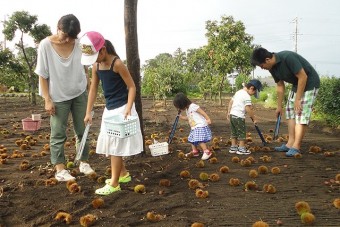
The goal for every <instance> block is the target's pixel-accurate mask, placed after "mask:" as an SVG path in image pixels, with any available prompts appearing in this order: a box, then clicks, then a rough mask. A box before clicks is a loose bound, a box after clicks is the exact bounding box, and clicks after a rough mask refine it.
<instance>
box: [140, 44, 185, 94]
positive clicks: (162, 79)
mask: <svg viewBox="0 0 340 227" xmlns="http://www.w3.org/2000/svg"><path fill="white" fill-rule="evenodd" d="M184 61H185V54H184V53H183V52H182V51H181V50H180V49H179V50H177V51H176V52H175V57H173V56H172V55H171V54H167V53H163V54H159V55H157V56H156V58H155V59H151V60H148V61H147V62H146V64H145V65H144V67H143V72H144V77H143V81H142V92H143V94H149V95H152V96H153V98H154V99H163V100H166V98H167V97H169V96H170V95H172V94H173V93H175V92H178V91H181V90H183V85H184V83H183V81H184V79H183V78H184V76H183V74H184V71H185V69H183V62H184Z"/></svg>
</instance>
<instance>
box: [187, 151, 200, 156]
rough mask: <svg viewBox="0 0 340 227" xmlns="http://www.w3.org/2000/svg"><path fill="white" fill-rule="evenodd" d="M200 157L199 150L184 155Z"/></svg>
mask: <svg viewBox="0 0 340 227" xmlns="http://www.w3.org/2000/svg"><path fill="white" fill-rule="evenodd" d="M199 155H200V152H199V150H192V151H190V152H189V153H186V154H185V157H198V156H199Z"/></svg>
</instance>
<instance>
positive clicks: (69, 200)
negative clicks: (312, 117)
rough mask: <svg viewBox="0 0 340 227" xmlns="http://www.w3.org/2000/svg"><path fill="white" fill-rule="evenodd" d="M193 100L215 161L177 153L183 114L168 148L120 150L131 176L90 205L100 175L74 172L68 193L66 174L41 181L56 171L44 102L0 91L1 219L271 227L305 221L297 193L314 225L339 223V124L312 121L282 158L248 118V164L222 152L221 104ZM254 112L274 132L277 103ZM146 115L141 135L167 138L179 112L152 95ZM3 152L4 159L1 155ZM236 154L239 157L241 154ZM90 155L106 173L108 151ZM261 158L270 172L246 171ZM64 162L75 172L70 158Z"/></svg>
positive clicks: (5, 222)
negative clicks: (31, 124) (203, 194)
mask: <svg viewBox="0 0 340 227" xmlns="http://www.w3.org/2000/svg"><path fill="white" fill-rule="evenodd" d="M194 101H195V102H196V103H198V104H199V105H201V107H202V108H203V109H204V110H206V112H207V113H208V115H209V116H210V117H211V119H212V121H213V123H212V125H211V129H212V132H213V136H214V137H216V138H217V139H216V140H218V144H214V143H210V146H211V147H212V148H214V149H215V150H214V154H215V157H216V158H217V163H211V162H209V161H205V162H204V163H205V166H204V167H203V168H198V167H197V166H196V163H197V162H198V161H199V158H191V159H183V158H179V157H178V154H179V152H180V151H183V152H188V151H189V150H190V145H189V144H188V143H183V142H182V138H185V137H186V136H187V135H188V133H189V127H188V125H187V123H186V122H180V123H179V124H178V127H177V131H176V134H175V136H176V138H177V139H176V140H174V141H173V143H172V144H171V145H170V153H169V154H168V155H163V156H158V157H152V156H151V155H150V150H149V149H148V148H147V149H146V153H145V154H143V155H140V156H136V157H133V158H128V159H126V164H127V168H128V169H129V171H130V174H131V175H132V176H133V180H132V182H130V183H127V184H122V185H121V187H122V191H121V192H118V193H115V194H112V195H110V196H106V197H102V198H103V199H104V206H103V207H101V208H99V209H95V208H93V206H92V204H91V203H92V201H93V200H94V199H95V198H98V196H96V195H95V194H94V191H95V189H96V188H98V187H101V186H103V183H99V180H98V178H95V179H90V178H89V177H86V176H83V175H80V174H78V175H77V183H78V185H79V186H81V190H80V192H77V193H70V192H69V190H68V189H67V188H66V183H57V184H55V185H50V184H49V181H47V180H48V179H50V178H52V177H53V176H54V172H53V168H52V167H51V165H49V160H50V157H49V152H48V151H47V152H43V153H42V151H43V150H44V145H45V144H48V139H46V138H45V137H46V135H48V134H49V121H48V117H47V115H46V114H45V113H44V109H43V106H42V105H38V106H36V107H31V106H30V105H29V104H28V103H27V98H25V97H22V98H16V97H11V98H6V99H5V98H3V97H1V98H0V106H1V109H0V130H1V134H0V141H1V142H0V144H2V146H3V147H4V148H5V149H3V148H2V149H0V151H1V153H3V154H1V155H2V157H3V158H2V160H5V162H6V163H4V164H0V207H1V208H0V226H8V227H12V226H80V224H79V220H80V218H81V217H82V216H84V215H86V214H93V215H95V216H96V217H97V220H96V221H95V223H94V225H93V226H191V224H192V223H194V222H201V223H204V226H252V224H253V223H255V222H256V221H259V220H263V221H265V222H267V223H268V224H269V225H270V226H276V225H277V223H276V222H277V220H281V221H282V222H283V225H284V226H303V224H302V223H301V220H300V216H299V215H298V214H297V212H296V210H295V204H296V203H297V202H298V201H306V202H308V204H309V205H310V207H311V209H312V213H313V214H314V215H315V218H316V221H315V223H314V226H320V227H321V226H322V227H325V226H340V209H336V208H335V207H334V205H333V201H334V199H336V198H340V183H339V181H335V178H336V175H337V174H339V173H340V169H339V167H340V164H339V163H340V158H339V157H340V139H339V135H340V134H339V132H338V131H334V130H333V131H331V133H330V132H329V131H330V130H329V129H328V130H323V128H322V127H320V126H318V123H317V122H313V123H312V124H311V127H310V129H309V131H308V132H307V134H306V136H305V140H304V143H303V146H302V151H304V153H303V154H302V157H301V158H287V157H285V155H284V153H279V152H274V151H272V148H273V147H274V146H276V145H279V144H280V143H279V142H277V141H275V142H271V143H269V145H268V146H267V147H268V148H263V147H262V144H261V141H260V139H259V136H258V135H257V133H256V131H255V128H254V126H253V124H252V123H251V121H249V119H247V129H248V131H249V133H251V138H252V140H253V142H250V143H249V146H250V147H252V149H254V148H255V149H256V151H255V152H253V153H252V154H251V156H252V157H253V158H254V160H255V162H254V163H252V164H251V165H250V166H248V167H245V166H242V165H241V163H234V162H232V161H231V159H232V157H234V156H237V155H231V154H229V153H228V148H229V145H228V137H229V135H230V130H229V125H228V123H227V121H226V117H225V115H226V106H225V105H224V106H223V107H220V106H218V105H217V104H216V103H214V102H211V101H210V102H208V101H200V100H194ZM225 103H226V102H225ZM102 110H103V106H102V105H98V106H96V108H95V120H94V124H93V125H92V127H91V130H90V134H89V139H90V141H91V144H92V150H94V149H95V141H96V138H97V135H98V129H99V123H100V119H101V113H102ZM31 113H41V114H42V118H43V120H42V124H41V128H40V130H38V131H35V132H27V131H26V132H25V131H23V130H22V125H21V119H23V118H25V117H30V116H31ZM256 114H257V115H258V116H260V122H259V127H260V129H261V130H262V132H263V133H264V134H265V136H269V137H271V136H272V135H273V133H272V130H273V129H274V127H275V119H274V118H273V116H274V110H273V109H265V108H263V107H261V106H259V105H256ZM143 115H144V116H143V118H144V119H143V121H144V125H145V135H146V136H147V137H148V138H150V135H151V134H152V133H157V134H158V135H159V137H160V139H159V141H160V142H163V141H166V137H167V136H168V134H169V130H170V129H171V126H172V124H173V121H174V119H175V116H176V110H175V109H174V108H173V107H172V105H171V101H169V102H168V106H163V105H162V104H161V103H157V105H156V107H155V106H154V105H153V103H152V101H151V100H143ZM70 124H72V122H71V121H70ZM69 128H70V129H69V138H68V142H70V144H71V145H70V146H69V147H67V148H66V150H65V151H66V154H67V156H68V158H69V160H72V159H73V158H74V153H75V146H74V145H73V144H74V143H73V141H72V138H73V133H72V130H71V128H72V127H69ZM180 129H183V130H180ZM324 131H326V132H324ZM286 133H287V128H286V124H285V122H283V123H282V125H281V128H280V135H281V136H282V137H285V136H286ZM40 135H41V136H40ZM27 136H32V137H33V138H34V139H36V140H37V143H36V144H35V145H32V146H31V148H30V149H25V150H22V149H20V147H18V146H17V145H16V144H15V142H16V141H17V140H19V139H24V138H25V137H27ZM39 136H40V137H41V138H39ZM268 139H269V140H270V138H268ZM311 146H319V147H320V148H321V151H320V152H318V153H312V152H309V149H310V147H311ZM267 149H268V150H267ZM327 151H329V152H331V153H330V154H331V157H327V156H325V152H327ZM15 153H19V154H22V155H23V156H24V157H20V156H22V155H17V156H19V157H17V158H15V155H13V154H15ZM5 154H7V156H8V158H4V157H5V156H6V155H5ZM41 154H43V155H41ZM44 154H46V155H45V156H44ZM264 156H269V157H270V158H271V161H270V162H265V157H264ZM239 158H241V159H244V160H245V159H246V157H245V156H239ZM23 162H24V163H28V164H29V168H28V169H27V170H20V169H19V166H20V165H21V164H22V163H23ZM90 162H91V165H92V166H93V167H94V168H95V169H96V172H97V174H98V177H101V178H99V179H102V178H103V177H108V176H107V175H105V173H106V172H107V167H108V166H109V160H108V159H107V158H106V157H103V156H99V155H97V154H93V155H92V156H91V158H90ZM242 163H244V161H242ZM261 165H264V166H266V167H268V169H269V173H267V174H259V176H258V177H257V178H251V177H250V176H249V170H251V169H256V170H257V169H258V167H259V166H261ZM222 166H228V167H229V172H228V173H221V172H219V169H220V167H222ZM272 167H279V168H280V170H281V173H280V174H276V175H275V174H272V173H271V172H270V170H271V168H272ZM71 170H73V171H74V172H75V173H76V170H77V167H74V168H72V169H71ZM182 170H188V171H189V172H190V178H181V177H180V176H179V174H180V172H181V171H182ZM201 172H205V173H207V174H209V175H210V174H212V173H217V174H218V175H219V176H220V180H219V181H216V182H214V181H211V180H208V181H203V180H201V179H200V178H199V175H200V173H201ZM231 178H238V179H239V181H240V185H239V186H231V185H229V180H230V179H231ZM161 179H168V180H170V182H171V185H170V186H160V184H159V182H160V180H161ZM189 179H197V180H199V181H200V182H201V184H200V186H201V189H202V190H204V191H208V193H209V195H208V197H207V198H197V197H196V195H195V190H193V189H190V188H189V186H188V181H189ZM248 181H253V182H255V183H256V186H257V187H256V188H255V189H250V190H246V189H245V184H246V183H247V182H248ZM137 184H143V185H144V186H145V188H146V192H145V193H136V192H134V187H135V186H136V185H137ZM265 184H272V185H274V187H275V188H276V193H273V194H271V193H268V192H265V191H264V190H263V186H264V185H265ZM59 211H64V212H66V213H69V214H70V215H71V216H72V220H71V221H70V224H66V223H65V222H62V221H57V220H54V219H55V217H56V215H57V213H58V212H59ZM148 212H155V213H156V214H160V217H161V220H159V221H154V222H152V221H149V220H147V218H146V214H147V213H148Z"/></svg>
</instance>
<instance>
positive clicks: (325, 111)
mask: <svg viewBox="0 0 340 227" xmlns="http://www.w3.org/2000/svg"><path fill="white" fill-rule="evenodd" d="M339 91H340V78H336V77H321V85H320V89H319V92H318V95H317V97H316V101H315V105H314V107H315V112H316V114H317V115H319V116H322V118H323V119H324V120H325V121H326V122H327V124H331V125H333V126H338V125H340V96H339V95H337V94H338V93H339Z"/></svg>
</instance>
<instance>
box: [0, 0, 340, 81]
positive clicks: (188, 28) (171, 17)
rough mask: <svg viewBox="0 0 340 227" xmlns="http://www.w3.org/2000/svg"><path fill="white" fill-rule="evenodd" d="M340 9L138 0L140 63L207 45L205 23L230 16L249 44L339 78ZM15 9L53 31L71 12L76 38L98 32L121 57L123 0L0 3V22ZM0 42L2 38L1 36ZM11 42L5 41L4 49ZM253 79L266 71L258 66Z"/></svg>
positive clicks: (220, 0)
mask: <svg viewBox="0 0 340 227" xmlns="http://www.w3.org/2000/svg"><path fill="white" fill-rule="evenodd" d="M339 10H340V1H339V0H313V1H311V0H284V1H282V0H281V1H278V0H209V1H207V0H138V9H137V29H138V46H139V57H140V60H141V65H143V64H144V63H145V61H146V60H148V59H153V58H155V57H156V56H157V55H158V54H160V53H170V54H173V53H174V52H175V51H176V49H178V48H181V49H182V50H183V51H187V50H188V49H191V48H199V47H202V46H204V45H206V44H207V39H206V37H205V33H206V29H205V24H206V21H208V20H216V21H220V20H221V17H222V16H232V17H233V18H234V20H235V21H241V22H243V24H244V25H245V27H246V33H248V34H249V35H251V36H253V37H254V41H253V43H254V44H257V45H261V46H262V47H264V48H266V49H268V50H269V51H271V52H279V51H282V50H292V51H295V50H297V52H298V53H299V54H301V55H302V56H303V57H304V58H306V59H307V60H308V61H309V62H310V63H311V64H312V65H313V66H314V67H315V69H316V70H317V71H318V72H319V74H320V75H322V76H336V77H340V29H339V27H340V13H339ZM15 11H27V12H28V13H29V14H30V15H36V16H37V17H38V23H39V24H47V25H48V26H50V28H51V31H52V33H56V27H57V22H58V20H59V18H60V17H61V16H63V15H66V14H70V13H72V14H74V15H75V16H77V17H78V19H79V20H80V23H81V28H82V32H81V33H80V36H81V35H82V34H83V33H85V32H87V31H98V32H100V33H102V34H103V36H104V37H105V38H106V39H109V40H110V41H111V42H112V43H113V45H114V46H115V48H116V51H117V52H118V54H119V55H120V57H121V58H122V59H125V58H126V54H125V31H124V0H100V1H98V2H97V1H93V0H58V1H43V0H0V21H3V20H6V18H7V19H8V17H9V16H10V15H11V14H12V13H13V12H15ZM0 29H2V24H0ZM295 34H297V35H295ZM294 37H297V39H295V38H294ZM0 40H1V41H3V40H4V37H3V34H2V33H1V34H0ZM28 42H29V41H28ZM13 43H14V42H8V41H7V42H6V46H8V47H10V48H11V47H12V46H13ZM254 75H255V77H257V76H260V77H262V76H267V75H269V72H268V71H266V70H262V69H259V68H258V67H257V69H256V70H255V71H254Z"/></svg>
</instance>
